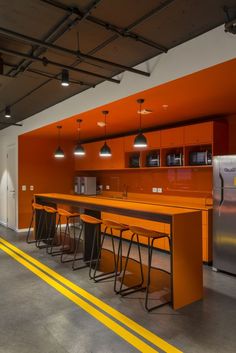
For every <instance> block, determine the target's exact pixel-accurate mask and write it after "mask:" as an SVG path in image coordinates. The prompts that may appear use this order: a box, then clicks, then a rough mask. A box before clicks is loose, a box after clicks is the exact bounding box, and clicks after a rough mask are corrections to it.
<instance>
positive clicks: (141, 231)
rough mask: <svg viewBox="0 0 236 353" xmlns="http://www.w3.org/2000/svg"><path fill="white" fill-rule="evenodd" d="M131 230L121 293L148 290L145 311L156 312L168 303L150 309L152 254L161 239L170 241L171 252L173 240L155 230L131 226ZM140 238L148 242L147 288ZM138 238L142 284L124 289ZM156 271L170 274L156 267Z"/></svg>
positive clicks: (126, 293)
mask: <svg viewBox="0 0 236 353" xmlns="http://www.w3.org/2000/svg"><path fill="white" fill-rule="evenodd" d="M129 229H130V230H131V232H132V233H133V234H132V236H131V239H130V243H129V247H128V252H127V257H126V260H125V266H124V272H123V276H122V280H121V285H120V291H119V293H120V294H121V295H122V296H125V295H128V294H131V293H134V292H137V291H140V290H144V289H146V294H145V309H146V310H147V311H151V310H154V309H156V308H158V307H161V306H163V305H165V304H167V303H169V301H168V302H165V303H161V304H159V305H155V306H152V307H150V306H149V305H148V302H149V289H150V282H151V281H150V279H151V268H152V254H153V244H154V242H155V241H156V240H158V239H161V238H167V239H168V241H169V246H170V251H171V239H170V237H169V235H168V234H165V233H161V232H157V231H154V230H150V229H145V228H141V227H136V226H130V227H129ZM139 236H142V237H146V238H147V240H148V269H147V282H146V286H143V283H144V275H143V268H142V257H141V251H140V242H139ZM135 237H136V239H137V245H138V252H139V263H140V273H141V282H140V283H138V284H137V285H134V286H132V287H128V288H125V289H123V285H124V279H125V275H126V270H127V265H128V262H129V260H130V251H131V247H132V245H133V243H134V238H135ZM155 269H158V270H160V271H163V272H166V273H168V274H170V272H168V271H166V270H164V269H162V268H159V267H155Z"/></svg>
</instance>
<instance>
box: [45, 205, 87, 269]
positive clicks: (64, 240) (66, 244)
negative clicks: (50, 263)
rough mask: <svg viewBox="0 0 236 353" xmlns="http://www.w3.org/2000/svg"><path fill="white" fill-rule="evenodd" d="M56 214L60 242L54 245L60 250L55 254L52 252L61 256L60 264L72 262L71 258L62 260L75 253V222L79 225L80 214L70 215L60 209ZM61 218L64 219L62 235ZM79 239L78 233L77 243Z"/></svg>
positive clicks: (70, 213)
mask: <svg viewBox="0 0 236 353" xmlns="http://www.w3.org/2000/svg"><path fill="white" fill-rule="evenodd" d="M57 214H58V222H57V229H58V227H59V237H60V241H59V244H56V246H61V249H60V250H59V251H57V252H54V254H55V255H57V254H58V255H61V262H62V263H65V262H73V261H74V257H71V258H70V259H66V260H65V259H64V258H65V255H68V254H74V252H75V248H76V231H75V221H76V220H79V223H80V213H78V212H74V213H72V212H69V211H66V210H64V209H62V208H58V210H57ZM62 217H65V219H66V227H65V232H64V233H63V232H62V229H61V219H62ZM71 222H72V223H73V233H72V234H73V237H72V239H73V240H72V241H71V231H70V223H71ZM80 237H81V232H80V233H79V241H80ZM51 252H52V248H51ZM52 254H53V253H52Z"/></svg>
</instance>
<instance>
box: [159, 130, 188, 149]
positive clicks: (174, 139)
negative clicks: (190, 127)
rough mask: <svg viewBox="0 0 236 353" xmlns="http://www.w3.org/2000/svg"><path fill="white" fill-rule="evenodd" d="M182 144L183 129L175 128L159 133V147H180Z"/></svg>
mask: <svg viewBox="0 0 236 353" xmlns="http://www.w3.org/2000/svg"><path fill="white" fill-rule="evenodd" d="M183 144H184V128H183V127H177V128H173V129H167V130H162V131H161V147H180V146H183Z"/></svg>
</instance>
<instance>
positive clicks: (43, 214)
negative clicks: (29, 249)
mask: <svg viewBox="0 0 236 353" xmlns="http://www.w3.org/2000/svg"><path fill="white" fill-rule="evenodd" d="M44 224H45V232H46V234H47V213H46V212H45V211H44V212H43V213H42V228H41V232H40V235H39V237H38V241H37V242H36V246H37V248H38V249H44V248H46V245H40V243H41V242H42V241H44V240H46V238H44V235H43V231H44Z"/></svg>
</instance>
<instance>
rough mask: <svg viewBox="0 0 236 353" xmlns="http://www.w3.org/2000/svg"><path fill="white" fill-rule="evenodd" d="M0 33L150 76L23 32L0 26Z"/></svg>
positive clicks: (63, 52)
mask: <svg viewBox="0 0 236 353" xmlns="http://www.w3.org/2000/svg"><path fill="white" fill-rule="evenodd" d="M0 33H1V34H4V35H6V36H8V37H11V38H14V39H18V40H20V41H23V42H25V43H29V44H34V45H38V46H40V47H43V48H47V49H51V50H54V51H56V52H59V53H62V54H66V55H72V56H75V57H77V58H80V59H82V61H83V59H88V60H92V61H96V62H98V63H100V64H103V65H109V66H114V67H117V68H119V69H122V70H125V71H130V72H133V73H135V74H139V75H143V76H147V77H149V76H150V73H148V72H145V71H141V70H138V69H133V68H132V67H128V66H125V65H121V64H118V63H114V62H112V61H108V60H104V59H100V58H97V57H94V56H92V55H88V54H84V53H82V52H81V51H79V50H78V51H75V50H71V49H67V48H63V47H60V46H58V45H54V44H51V43H46V42H44V41H42V40H39V39H36V38H33V37H30V36H26V35H24V34H20V33H17V32H14V31H12V30H9V29H5V28H2V27H0Z"/></svg>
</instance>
